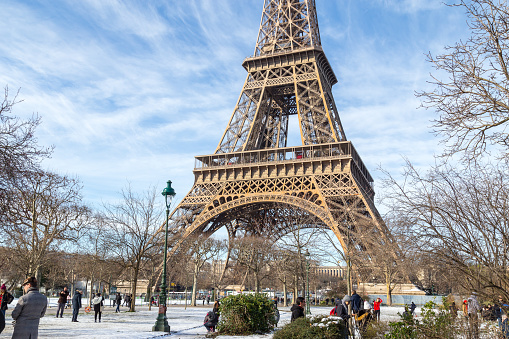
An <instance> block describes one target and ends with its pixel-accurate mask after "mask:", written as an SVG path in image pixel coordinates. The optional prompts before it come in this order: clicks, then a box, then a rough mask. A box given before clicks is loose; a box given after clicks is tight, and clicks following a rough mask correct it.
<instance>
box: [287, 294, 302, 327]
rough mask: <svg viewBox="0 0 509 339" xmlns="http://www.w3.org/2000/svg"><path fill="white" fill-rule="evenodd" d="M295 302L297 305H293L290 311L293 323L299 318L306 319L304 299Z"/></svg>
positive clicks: (299, 298) (300, 298)
mask: <svg viewBox="0 0 509 339" xmlns="http://www.w3.org/2000/svg"><path fill="white" fill-rule="evenodd" d="M295 302H296V304H293V306H292V308H291V309H290V311H292V318H291V322H294V321H295V320H296V319H298V318H303V317H304V306H305V305H306V301H305V300H304V297H298V298H297V300H296V301H295Z"/></svg>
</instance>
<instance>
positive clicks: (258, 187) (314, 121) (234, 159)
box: [170, 0, 387, 251]
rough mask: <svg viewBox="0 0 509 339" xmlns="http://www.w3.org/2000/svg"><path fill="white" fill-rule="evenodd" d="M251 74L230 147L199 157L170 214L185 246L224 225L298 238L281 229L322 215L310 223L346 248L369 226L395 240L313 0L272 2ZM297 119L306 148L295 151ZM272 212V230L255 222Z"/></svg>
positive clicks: (229, 132)
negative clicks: (348, 130) (354, 134)
mask: <svg viewBox="0 0 509 339" xmlns="http://www.w3.org/2000/svg"><path fill="white" fill-rule="evenodd" d="M243 67H244V68H245V69H246V71H247V73H248V74H247V78H246V81H245V83H244V87H243V89H242V92H241V95H240V97H239V99H238V102H237V105H236V106H235V109H234V112H233V114H232V117H231V119H230V121H229V124H228V126H227V128H226V130H225V132H224V134H223V136H222V138H221V141H220V142H219V145H218V146H217V149H216V151H215V153H214V154H212V155H204V156H197V157H196V161H195V169H194V175H195V182H194V186H193V188H192V189H191V191H190V192H189V193H188V194H187V195H186V197H185V198H184V199H183V200H182V201H181V202H180V204H179V205H178V206H177V208H176V209H175V210H174V212H173V213H172V215H171V217H170V218H171V222H172V223H173V228H174V230H179V231H180V234H181V237H180V243H181V242H183V241H185V239H186V238H188V237H190V236H191V235H205V236H208V235H210V234H212V233H214V232H215V231H216V230H218V229H219V228H221V227H223V226H225V227H226V228H227V229H228V232H229V235H230V237H231V238H232V237H235V235H236V234H237V232H238V231H239V230H241V231H244V232H246V233H251V234H255V235H256V234H258V235H265V236H270V237H272V238H273V239H277V238H279V237H281V236H282V235H284V234H286V233H288V232H291V231H292V225H288V224H287V223H284V222H282V221H283V220H284V215H285V213H288V211H290V212H291V211H296V212H298V213H304V214H308V215H309V216H312V217H314V218H315V220H316V222H315V223H313V225H306V226H309V227H328V228H330V229H331V230H333V231H334V233H335V234H336V236H337V237H338V239H339V240H340V242H341V244H342V245H343V248H345V247H346V243H345V238H346V237H345V229H346V228H348V229H352V228H355V227H360V225H362V224H364V223H363V222H371V223H375V224H376V225H377V228H378V230H379V231H380V233H381V234H387V232H386V231H385V230H384V229H383V228H384V227H385V226H384V225H383V222H379V220H380V218H379V215H378V212H377V210H376V208H375V206H374V203H373V197H374V191H373V179H372V177H371V175H370V174H369V172H368V170H367V169H366V167H365V166H364V164H363V162H362V160H361V158H360V157H359V155H358V154H357V152H356V150H355V148H354V147H353V145H352V143H351V142H349V141H347V140H346V136H345V133H344V131H343V127H342V125H341V121H340V119H339V115H338V111H337V108H336V105H335V103H334V99H333V96H332V86H333V85H334V84H336V83H337V79H336V76H335V75H334V72H333V70H332V68H331V66H330V64H329V62H328V60H327V58H326V57H325V54H324V52H323V50H322V47H321V42H320V34H319V30H318V20H317V16H316V8H315V2H314V0H265V3H264V7H263V14H262V20H261V25H260V31H259V35H258V40H257V43H256V47H255V51H254V56H252V57H249V58H247V59H245V60H244V62H243ZM291 115H296V116H297V117H298V121H299V126H300V135H301V139H302V145H301V146H296V147H287V139H288V126H289V124H288V121H289V117H290V116H291ZM281 206H284V208H281ZM267 215H269V216H270V217H271V218H268V219H269V220H272V222H271V223H266V222H265V223H264V224H263V225H262V224H261V223H257V222H256V220H261V218H264V219H263V220H267ZM293 226H296V225H293ZM299 227H300V226H299ZM230 240H231V239H230ZM178 245H179V244H176V246H175V247H174V248H173V251H175V250H176V248H178Z"/></svg>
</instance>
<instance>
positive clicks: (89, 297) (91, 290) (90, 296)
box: [88, 273, 94, 306]
mask: <svg viewBox="0 0 509 339" xmlns="http://www.w3.org/2000/svg"><path fill="white" fill-rule="evenodd" d="M93 293H94V274H93V273H92V276H91V277H90V295H89V296H88V299H89V300H90V302H89V303H88V306H92V294H93Z"/></svg>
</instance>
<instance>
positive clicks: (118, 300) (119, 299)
mask: <svg viewBox="0 0 509 339" xmlns="http://www.w3.org/2000/svg"><path fill="white" fill-rule="evenodd" d="M115 301H116V302H117V308H116V309H115V313H117V312H120V304H121V303H122V296H121V295H120V293H117V296H116V297H115Z"/></svg>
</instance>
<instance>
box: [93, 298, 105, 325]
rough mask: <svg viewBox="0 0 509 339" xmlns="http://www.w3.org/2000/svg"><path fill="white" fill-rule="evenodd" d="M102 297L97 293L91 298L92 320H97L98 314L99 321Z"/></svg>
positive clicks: (102, 307)
mask: <svg viewBox="0 0 509 339" xmlns="http://www.w3.org/2000/svg"><path fill="white" fill-rule="evenodd" d="M103 300H104V299H103V297H102V296H101V293H97V295H96V297H95V298H94V300H92V304H93V305H94V312H95V316H94V322H97V315H99V322H101V314H102V313H103V310H104V304H103Z"/></svg>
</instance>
